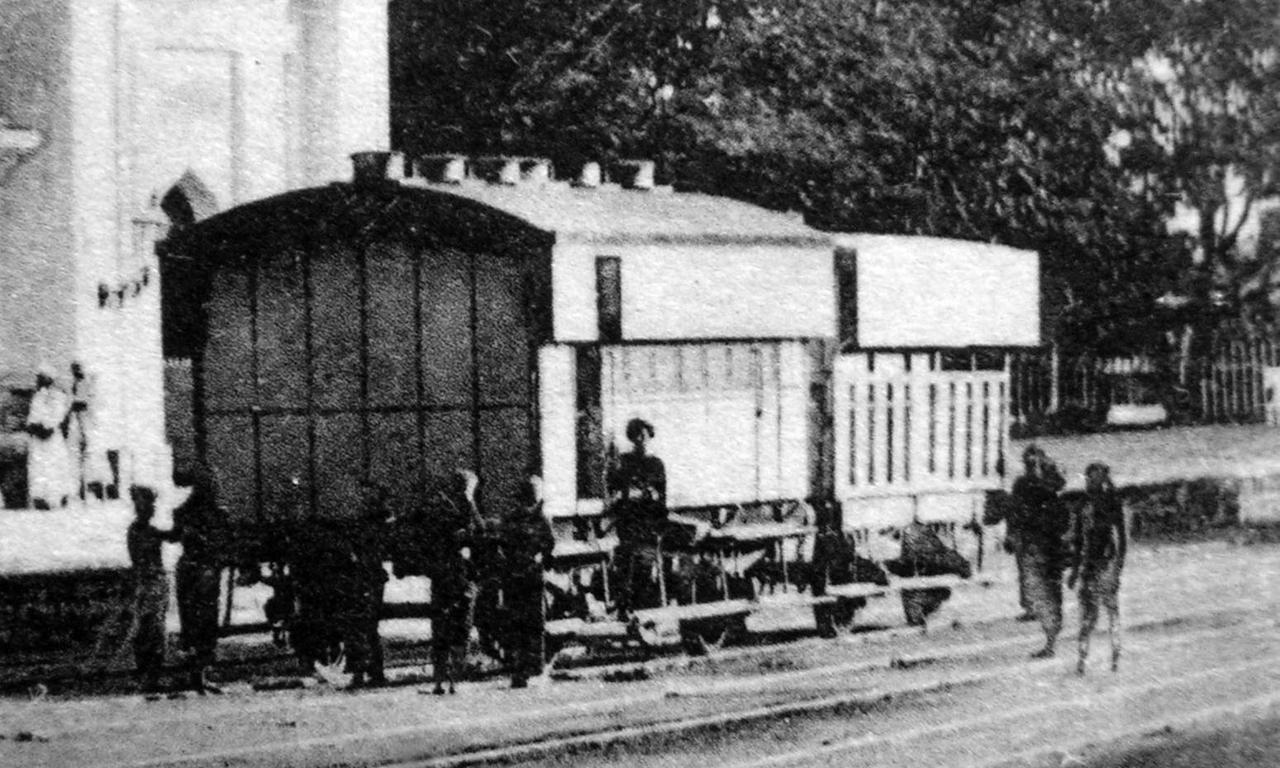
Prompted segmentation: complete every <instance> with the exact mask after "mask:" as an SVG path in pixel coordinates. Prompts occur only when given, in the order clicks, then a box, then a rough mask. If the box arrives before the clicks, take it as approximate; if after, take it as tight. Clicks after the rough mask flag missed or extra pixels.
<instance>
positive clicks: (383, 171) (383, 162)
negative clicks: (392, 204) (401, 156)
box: [351, 152, 391, 184]
mask: <svg viewBox="0 0 1280 768" xmlns="http://www.w3.org/2000/svg"><path fill="white" fill-rule="evenodd" d="M390 165H391V153H390V152H356V153H354V154H352V155H351V167H352V180H353V181H354V182H355V183H356V184H378V183H380V182H384V181H386V180H387V169H388V167H389V166H390Z"/></svg>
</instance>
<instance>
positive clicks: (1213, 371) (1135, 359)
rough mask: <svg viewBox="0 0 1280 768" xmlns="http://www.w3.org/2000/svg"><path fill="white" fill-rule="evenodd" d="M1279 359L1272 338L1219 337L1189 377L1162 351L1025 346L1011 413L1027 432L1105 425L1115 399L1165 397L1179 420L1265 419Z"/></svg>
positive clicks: (1013, 373)
mask: <svg viewBox="0 0 1280 768" xmlns="http://www.w3.org/2000/svg"><path fill="white" fill-rule="evenodd" d="M1276 366H1280V342H1278V341H1277V340H1276V339H1272V338H1266V337H1255V338H1243V339H1232V340H1224V341H1222V342H1219V343H1217V344H1215V345H1214V348H1213V350H1212V352H1209V353H1206V354H1204V355H1202V356H1199V357H1196V358H1193V359H1191V360H1190V361H1188V363H1187V367H1186V370H1187V375H1186V376H1185V383H1183V381H1184V379H1183V377H1181V376H1180V375H1179V368H1178V365H1177V363H1176V362H1173V361H1171V360H1168V359H1165V360H1161V359H1158V358H1156V357H1154V356H1144V355H1136V356H1130V357H1099V356H1094V355H1080V356H1074V357H1072V356H1066V355H1062V354H1059V353H1057V352H1056V351H1054V350H1052V349H1051V350H1047V351H1037V352H1027V353H1021V354H1017V355H1014V356H1013V358H1012V360H1011V364H1010V387H1011V396H1010V417H1011V419H1012V423H1013V427H1014V429H1015V431H1017V432H1018V433H1019V434H1024V435H1034V434H1039V433H1043V432H1046V431H1088V430H1092V429H1097V428H1101V427H1102V426H1103V425H1105V423H1106V414H1107V411H1108V410H1109V409H1110V408H1111V406H1113V405H1127V404H1147V403H1160V404H1162V405H1164V406H1165V408H1166V411H1167V413H1168V415H1169V419H1170V420H1171V421H1173V422H1176V423H1186V424H1231V423H1259V422H1263V421H1265V420H1266V414H1267V408H1268V398H1267V394H1268V393H1267V386H1266V370H1267V369H1268V368H1274V367H1276ZM1273 406H1274V404H1273Z"/></svg>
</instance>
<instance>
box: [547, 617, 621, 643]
mask: <svg viewBox="0 0 1280 768" xmlns="http://www.w3.org/2000/svg"><path fill="white" fill-rule="evenodd" d="M546 633H547V635H548V636H549V637H554V638H557V639H565V640H567V639H578V640H614V639H619V638H625V637H627V635H628V627H627V624H626V623H625V622H621V621H584V620H582V619H572V618H570V619H556V620H554V621H548V622H547V626H546Z"/></svg>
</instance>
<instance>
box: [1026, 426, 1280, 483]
mask: <svg viewBox="0 0 1280 768" xmlns="http://www.w3.org/2000/svg"><path fill="white" fill-rule="evenodd" d="M1032 443H1034V444H1036V445H1039V446H1040V447H1041V448H1043V449H1044V450H1045V452H1046V453H1048V454H1049V457H1050V458H1051V459H1053V460H1054V462H1056V463H1057V465H1058V467H1059V469H1061V470H1062V472H1063V476H1064V477H1065V478H1066V481H1067V490H1069V491H1081V490H1084V470H1085V467H1087V466H1089V464H1091V463H1093V462H1095V461H1101V462H1103V463H1106V464H1108V465H1110V466H1111V479H1112V481H1113V482H1115V484H1116V486H1117V487H1121V488H1123V487H1130V486H1151V485H1163V484H1166V483H1172V482H1177V481H1186V480H1198V479H1219V480H1252V479H1261V478H1269V477H1280V428H1277V427H1269V426H1265V425H1252V424H1251V425H1211V426H1197V427H1168V428H1160V429H1145V430H1130V431H1113V432H1100V433H1097V434H1089V435H1069V436H1063V437H1045V438H1037V439H1035V440H1016V441H1014V442H1013V443H1012V444H1011V445H1010V451H1009V456H1008V459H1007V461H1008V462H1009V478H1010V481H1011V482H1012V478H1013V477H1016V476H1017V473H1018V472H1019V471H1021V467H1022V452H1023V450H1024V449H1025V448H1026V447H1027V446H1028V445H1031V444H1032Z"/></svg>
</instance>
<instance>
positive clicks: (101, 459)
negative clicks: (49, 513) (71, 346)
mask: <svg viewBox="0 0 1280 768" xmlns="http://www.w3.org/2000/svg"><path fill="white" fill-rule="evenodd" d="M91 390H92V387H91V383H90V380H89V377H88V376H87V375H86V373H85V370H84V367H83V366H82V365H81V364H80V363H72V364H71V390H70V392H67V391H65V390H63V389H62V388H60V387H58V386H57V385H56V383H55V375H54V370H53V369H52V368H51V367H50V366H48V365H41V366H40V368H39V369H38V370H37V371H36V388H35V391H34V392H33V393H32V396H31V406H30V409H29V410H28V412H27V422H26V432H27V438H28V439H27V497H28V501H29V503H30V505H31V507H32V508H33V509H54V508H58V507H64V506H66V505H67V502H68V500H70V499H72V498H76V497H78V498H81V499H83V498H86V497H88V496H91V495H92V496H96V497H97V498H102V497H103V496H104V495H106V494H108V493H109V491H110V490H111V489H112V488H113V487H114V482H113V481H112V479H111V476H112V475H113V472H112V469H111V461H110V454H109V453H108V452H107V451H106V450H105V449H104V448H103V446H101V445H98V444H97V442H98V439H97V438H98V435H97V433H96V429H95V420H94V419H95V414H94V412H93V404H92V399H93V393H92V391H91Z"/></svg>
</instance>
